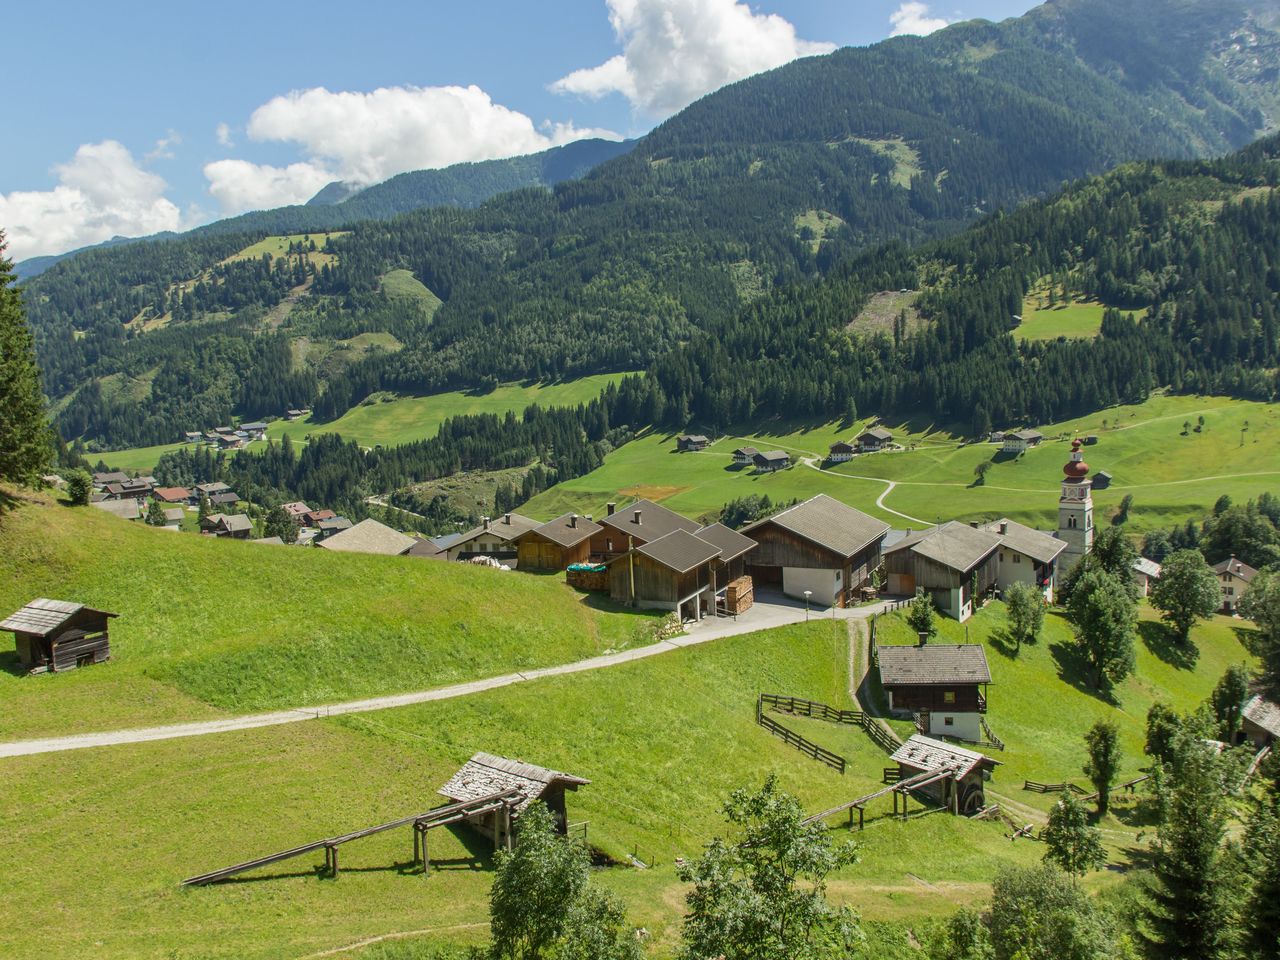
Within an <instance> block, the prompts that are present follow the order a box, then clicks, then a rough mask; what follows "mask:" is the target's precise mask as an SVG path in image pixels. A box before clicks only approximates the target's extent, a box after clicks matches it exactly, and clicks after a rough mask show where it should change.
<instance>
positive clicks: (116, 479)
mask: <svg viewBox="0 0 1280 960" xmlns="http://www.w3.org/2000/svg"><path fill="white" fill-rule="evenodd" d="M128 479H129V475H128V474H127V473H125V472H124V471H122V470H110V471H108V472H106V473H95V474H94V475H93V482H94V483H96V484H97V485H98V486H100V487H102V486H106V485H107V484H108V483H124V482H125V481H126V480H128Z"/></svg>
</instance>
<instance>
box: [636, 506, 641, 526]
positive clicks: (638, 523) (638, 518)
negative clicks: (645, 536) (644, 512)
mask: <svg viewBox="0 0 1280 960" xmlns="http://www.w3.org/2000/svg"><path fill="white" fill-rule="evenodd" d="M636 526H637V527H638V526H640V511H639V510H637V511H636Z"/></svg>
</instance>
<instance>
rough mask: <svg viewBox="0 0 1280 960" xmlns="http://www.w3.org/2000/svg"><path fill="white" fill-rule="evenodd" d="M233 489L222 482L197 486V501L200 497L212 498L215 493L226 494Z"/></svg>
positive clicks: (216, 481) (198, 484)
mask: <svg viewBox="0 0 1280 960" xmlns="http://www.w3.org/2000/svg"><path fill="white" fill-rule="evenodd" d="M230 489H231V488H230V487H229V486H227V484H225V483H223V482H222V481H221V480H215V481H213V482H212V483H197V484H196V499H197V500H198V499H199V498H200V497H212V496H213V495H214V494H215V493H226V492H227V491H228V490H230Z"/></svg>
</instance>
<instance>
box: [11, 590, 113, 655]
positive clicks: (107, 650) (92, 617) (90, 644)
mask: <svg viewBox="0 0 1280 960" xmlns="http://www.w3.org/2000/svg"><path fill="white" fill-rule="evenodd" d="M115 616H117V614H114V613H107V611H105V610H95V609H93V608H92V607H86V606H85V605H84V604H80V603H68V602H67V601H65V600H48V599H46V598H44V597H41V598H40V599H38V600H32V601H31V602H30V603H28V604H27V605H26V606H25V607H23V608H22V609H21V610H19V611H18V612H17V613H13V614H10V615H9V616H8V617H6V618H5V619H4V620H3V621H0V630H8V631H12V632H13V636H14V640H15V642H16V644H17V651H18V663H19V664H21V665H22V666H23V667H25V668H26V669H27V670H30V671H31V672H32V673H44V672H46V671H51V672H60V671H63V670H74V669H75V668H76V667H82V666H85V665H87V664H90V663H102V662H103V661H105V660H107V659H109V658H110V656H111V642H110V637H109V635H108V629H107V628H108V626H109V622H110V621H111V619H112V618H114V617H115Z"/></svg>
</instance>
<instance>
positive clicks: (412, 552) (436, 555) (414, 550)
mask: <svg viewBox="0 0 1280 960" xmlns="http://www.w3.org/2000/svg"><path fill="white" fill-rule="evenodd" d="M406 556H410V557H426V558H427V559H428V560H448V559H449V551H448V550H447V549H445V548H443V547H439V546H437V545H436V544H435V543H434V542H433V541H431V540H428V539H427V538H426V537H414V538H413V546H412V547H410V548H409V552H408V553H407V554H406Z"/></svg>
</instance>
